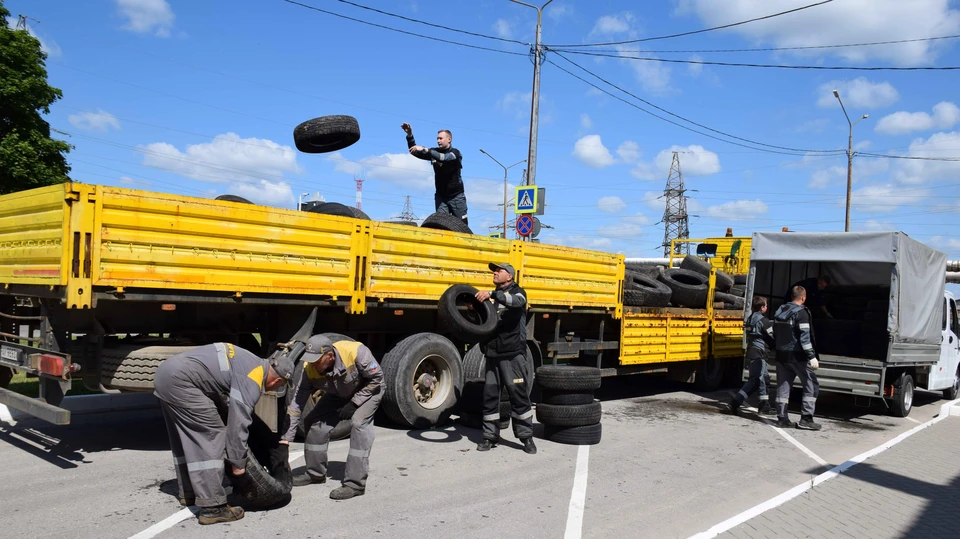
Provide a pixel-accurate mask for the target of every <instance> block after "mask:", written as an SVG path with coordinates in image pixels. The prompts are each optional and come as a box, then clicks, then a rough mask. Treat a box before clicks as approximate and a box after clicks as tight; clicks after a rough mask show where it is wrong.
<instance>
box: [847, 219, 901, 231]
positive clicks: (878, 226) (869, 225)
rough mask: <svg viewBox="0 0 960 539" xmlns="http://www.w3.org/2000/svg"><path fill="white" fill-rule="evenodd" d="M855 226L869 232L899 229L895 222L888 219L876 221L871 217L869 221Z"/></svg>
mask: <svg viewBox="0 0 960 539" xmlns="http://www.w3.org/2000/svg"><path fill="white" fill-rule="evenodd" d="M855 228H860V229H862V230H867V231H869V232H889V231H896V230H899V228H897V227H896V226H895V225H894V224H893V223H889V222H886V221H875V220H873V219H870V220H869V221H867V222H865V223H863V224H862V225H858V226H856V227H855Z"/></svg>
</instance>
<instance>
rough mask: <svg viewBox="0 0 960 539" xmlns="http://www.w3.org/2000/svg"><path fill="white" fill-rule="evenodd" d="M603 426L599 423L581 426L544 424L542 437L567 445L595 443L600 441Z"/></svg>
mask: <svg viewBox="0 0 960 539" xmlns="http://www.w3.org/2000/svg"><path fill="white" fill-rule="evenodd" d="M602 432H603V427H601V424H600V423H595V424H593V425H587V426H583V427H553V426H550V425H544V427H543V437H544V438H546V439H547V440H550V441H551V442H556V443H558V444H568V445H595V444H598V443H600V435H601V434H602Z"/></svg>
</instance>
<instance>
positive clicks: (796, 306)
mask: <svg viewBox="0 0 960 539" xmlns="http://www.w3.org/2000/svg"><path fill="white" fill-rule="evenodd" d="M790 298H791V301H790V302H789V303H784V304H783V305H781V306H780V308H779V309H777V314H776V315H774V325H773V333H774V338H775V340H776V345H777V426H778V427H792V426H794V425H793V424H792V423H791V422H790V418H789V416H788V414H787V405H788V404H789V403H790V388H791V387H792V386H793V381H794V380H795V379H796V378H797V377H800V383H801V384H803V403H802V406H801V409H800V410H801V413H800V422H799V423H797V424H796V427H797V428H798V429H805V430H820V424H819V423H816V422H815V421H814V420H813V412H814V409H815V408H816V406H817V396H818V395H819V394H820V383H819V382H818V381H817V374H816V373H815V372H813V368H812V367H811V365H810V361H811V360H813V359H815V358H816V357H817V353H816V352H815V351H814V349H813V342H812V340H811V339H810V311H809V310H807V308H806V307H804V305H803V304H804V302H806V300H807V291H806V290H804V288H803V287H802V286H795V287H793V289H792V290H791V294H790Z"/></svg>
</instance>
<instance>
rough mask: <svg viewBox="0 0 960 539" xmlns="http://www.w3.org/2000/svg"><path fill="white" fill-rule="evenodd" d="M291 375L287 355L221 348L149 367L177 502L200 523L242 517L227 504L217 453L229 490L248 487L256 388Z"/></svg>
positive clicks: (283, 381)
mask: <svg viewBox="0 0 960 539" xmlns="http://www.w3.org/2000/svg"><path fill="white" fill-rule="evenodd" d="M292 375H293V363H292V362H291V361H290V360H289V359H288V358H286V357H280V358H278V359H275V360H273V361H272V362H271V361H269V360H266V359H262V358H260V357H258V356H256V355H255V354H253V353H252V352H248V351H247V350H244V349H243V348H240V347H237V346H234V345H232V344H229V343H214V344H208V345H205V346H200V347H198V348H194V349H192V350H188V351H186V352H182V353H180V354H177V355H175V356H173V357H171V358H169V359H167V360H165V361H164V362H163V363H161V364H160V367H158V368H157V373H156V375H154V387H155V388H156V390H155V391H154V394H155V395H156V396H157V397H158V398H159V399H160V407H161V409H162V411H163V419H164V421H165V422H166V424H167V435H168V437H169V438H170V448H171V450H172V451H173V461H174V465H175V468H176V470H177V484H178V486H179V494H180V504H181V505H185V506H186V505H194V504H196V505H197V506H198V507H200V513H199V514H198V515H197V517H198V520H199V522H200V524H216V523H218V522H231V521H234V520H239V519H241V518H243V509H242V508H240V507H231V506H229V505H227V494H226V491H225V490H224V487H223V475H224V454H225V455H226V461H227V463H229V464H230V467H231V470H232V475H233V477H232V478H231V479H232V482H233V483H234V485H235V486H237V487H241V486H242V485H244V484H249V482H250V481H251V479H250V477H249V475H248V474H247V473H246V469H245V466H246V463H247V452H248V451H249V446H248V443H247V442H248V438H249V428H250V424H251V423H252V422H253V408H254V406H256V404H257V401H259V400H260V397H261V396H262V395H263V392H264V390H267V391H273V390H276V389H278V388H280V387H281V386H283V385H284V384H286V383H287V380H289V379H290V377H291V376H292ZM224 410H225V411H226V425H224V420H223V419H222V416H221V411H224Z"/></svg>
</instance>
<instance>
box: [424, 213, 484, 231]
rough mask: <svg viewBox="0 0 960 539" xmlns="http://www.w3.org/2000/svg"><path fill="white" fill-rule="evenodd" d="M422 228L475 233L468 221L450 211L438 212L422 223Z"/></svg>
mask: <svg viewBox="0 0 960 539" xmlns="http://www.w3.org/2000/svg"><path fill="white" fill-rule="evenodd" d="M420 228H434V229H437V230H449V231H450V232H463V233H464V234H473V231H472V230H470V227H469V226H467V223H464V222H463V219H461V218H459V217H456V216H454V215H452V214H449V213H444V212H437V213H434V214H431V215H430V216H429V217H427V218H426V219H424V220H423V222H422V223H420Z"/></svg>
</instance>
